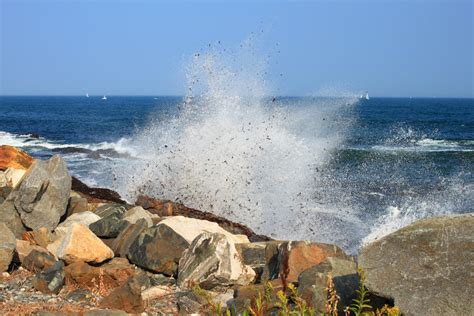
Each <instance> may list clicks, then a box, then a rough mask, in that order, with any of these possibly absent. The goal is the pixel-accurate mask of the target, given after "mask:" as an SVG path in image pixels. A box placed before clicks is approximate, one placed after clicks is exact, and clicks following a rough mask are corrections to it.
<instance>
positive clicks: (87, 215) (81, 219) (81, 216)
mask: <svg viewBox="0 0 474 316" xmlns="http://www.w3.org/2000/svg"><path fill="white" fill-rule="evenodd" d="M98 220H100V216H99V215H97V214H94V213H92V212H89V211H87V212H81V213H76V214H72V215H71V216H69V217H68V218H67V219H66V220H65V221H64V222H62V223H61V224H59V225H58V227H56V229H55V230H54V231H55V233H56V235H57V236H58V237H59V236H62V235H64V234H65V232H66V231H67V228H68V227H69V226H71V225H72V224H82V225H84V226H87V227H89V225H90V224H92V223H94V222H97V221H98Z"/></svg>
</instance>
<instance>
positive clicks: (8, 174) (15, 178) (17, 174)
mask: <svg viewBox="0 0 474 316" xmlns="http://www.w3.org/2000/svg"><path fill="white" fill-rule="evenodd" d="M25 173H26V170H25V169H14V168H8V169H7V170H5V178H6V180H7V183H8V185H9V186H11V187H12V188H16V187H17V186H18V184H19V183H20V181H21V180H22V179H23V176H24V175H25Z"/></svg>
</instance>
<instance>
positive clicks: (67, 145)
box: [0, 96, 474, 248]
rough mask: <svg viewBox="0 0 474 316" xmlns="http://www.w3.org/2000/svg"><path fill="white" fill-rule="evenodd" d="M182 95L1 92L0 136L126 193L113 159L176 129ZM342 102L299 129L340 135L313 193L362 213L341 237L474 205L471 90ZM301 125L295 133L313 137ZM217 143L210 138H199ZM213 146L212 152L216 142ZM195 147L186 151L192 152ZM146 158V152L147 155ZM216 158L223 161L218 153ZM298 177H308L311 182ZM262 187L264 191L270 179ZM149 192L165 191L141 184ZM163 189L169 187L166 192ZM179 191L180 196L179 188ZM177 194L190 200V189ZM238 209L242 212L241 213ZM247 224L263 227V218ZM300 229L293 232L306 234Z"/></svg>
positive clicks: (299, 101) (370, 234) (372, 234)
mask: <svg viewBox="0 0 474 316" xmlns="http://www.w3.org/2000/svg"><path fill="white" fill-rule="evenodd" d="M184 101H185V100H184V99H183V98H182V97H163V96H159V97H153V96H140V97H135V96H133V97H127V96H110V97H108V99H107V100H102V99H101V97H100V96H91V97H89V98H86V97H85V96H77V97H46V96H41V97H32V96H28V97H21V96H2V97H0V144H1V145H3V144H8V145H13V146H17V147H19V148H21V149H23V150H25V151H26V152H28V153H30V154H31V155H33V156H35V157H38V158H43V159H44V158H48V157H50V156H51V155H53V154H60V155H62V156H63V157H64V158H65V159H66V161H67V163H68V166H69V168H70V171H71V173H72V174H74V175H75V176H77V177H78V178H80V179H82V180H83V181H84V182H86V183H89V184H90V185H97V186H103V187H111V188H114V189H116V190H119V191H123V192H120V193H122V194H124V195H125V196H127V192H124V191H126V190H127V188H124V187H123V186H120V185H118V184H117V183H116V182H115V180H116V177H117V174H116V171H117V168H119V169H120V168H121V167H120V166H122V165H123V166H129V165H131V164H133V163H134V162H135V161H137V160H140V159H142V158H143V157H142V156H143V155H142V152H141V151H142V150H143V152H146V149H147V147H149V145H147V144H148V143H144V138H146V139H147V142H148V141H150V142H151V143H153V142H156V143H160V142H162V141H163V139H164V138H163V137H162V134H163V131H166V133H167V134H173V133H178V132H177V131H175V130H174V129H173V128H171V127H170V130H169V131H167V130H166V126H167V125H168V124H170V122H171V121H172V120H173V117H175V116H176V115H178V116H179V113H180V107H182V106H183V105H185V104H186V102H184ZM312 101H314V102H312ZM326 103H327V102H326ZM326 103H325V102H324V100H323V101H321V100H320V99H318V98H316V99H315V98H310V97H308V98H289V97H287V98H277V100H276V102H271V101H269V102H268V104H267V106H268V107H279V108H283V109H285V111H287V115H290V116H291V113H292V111H293V109H296V111H297V112H298V113H299V114H301V112H303V113H304V112H305V111H308V112H310V111H312V109H313V108H317V107H318V106H322V107H324V106H326V107H328V106H327V105H324V104H326ZM321 104H323V105H321ZM339 109H340V108H338V110H337V113H330V114H328V115H327V120H326V117H321V116H324V115H325V113H327V111H326V112H324V111H323V112H318V114H317V115H318V120H316V121H314V124H313V125H314V126H313V125H311V124H312V123H309V125H311V126H309V127H311V128H308V131H307V132H306V133H313V136H314V141H318V142H322V143H324V142H325V141H327V142H328V143H329V142H332V141H333V140H332V137H331V136H332V135H333V134H337V135H338V141H337V143H336V145H334V146H331V144H329V146H328V149H327V151H328V152H327V155H325V156H324V157H325V158H324V159H320V162H319V163H318V164H317V166H314V168H313V169H314V174H313V175H312V177H313V180H314V181H313V182H312V184H311V185H310V186H311V194H310V199H313V200H314V202H315V204H317V205H319V206H318V207H320V209H325V210H326V209H330V210H331V211H330V212H329V211H328V212H323V211H321V212H319V214H321V218H324V217H331V216H333V215H334V214H336V215H337V216H336V215H334V216H335V218H336V217H337V219H338V220H339V219H341V220H344V218H350V220H348V221H349V222H350V221H352V218H357V220H358V221H360V222H361V223H364V225H365V226H363V227H362V226H360V227H358V231H360V230H361V229H365V230H366V231H365V233H363V234H361V235H357V236H354V238H353V239H354V240H356V242H352V241H347V240H348V239H351V237H350V236H344V241H342V243H343V246H344V245H345V246H346V247H347V248H351V247H357V246H358V245H359V244H360V242H362V241H363V240H367V241H370V240H373V239H375V238H378V237H380V236H381V235H383V234H385V233H386V232H389V231H391V230H393V229H396V228H399V227H402V226H404V225H406V224H408V223H410V222H412V221H413V220H416V219H418V218H422V217H427V216H435V215H442V214H450V213H465V212H472V211H474V207H473V205H474V176H473V171H474V100H473V99H444V98H371V99H370V100H365V99H364V100H357V101H356V102H354V103H351V105H348V109H347V110H342V111H341V110H339ZM288 113H289V114H288ZM321 113H322V114H321ZM303 116H304V114H303ZM188 119H189V118H188ZM319 119H322V120H323V121H319ZM328 121H330V122H329V123H328ZM332 122H334V124H333V125H331V124H332ZM341 122H342V123H341ZM293 123H294V122H293ZM320 123H321V124H326V125H324V129H317V126H316V125H318V124H320ZM203 124H204V123H203ZM249 124H250V123H249ZM305 124H306V125H308V122H307V121H305V122H304V123H297V124H295V125H296V126H297V127H298V128H300V127H301V128H302V129H304V128H305V126H304V125H305ZM156 125H159V127H160V130H161V132H160V134H159V135H161V136H160V137H158V136H156V140H154V139H153V137H155V136H154V135H155V134H153V133H148V134H145V135H146V136H144V135H143V131H144V130H148V131H149V130H150V129H153V128H154V127H155V126H156ZM170 126H175V125H173V124H170ZM216 128H218V127H216ZM242 130H243V129H242ZM290 130H291V129H290ZM140 135H141V136H140ZM277 135H279V134H278V133H275V136H272V135H268V136H267V138H268V139H273V138H272V137H278V136H277ZM305 135H306V136H305V137H304V138H301V139H302V141H304V139H307V138H311V137H312V136H311V135H309V136H308V134H305ZM167 137H168V138H167V139H169V135H168V136H167ZM180 141H184V140H182V139H178V140H177V143H180ZM220 144H221V143H220ZM160 145H163V146H165V147H166V148H167V147H168V145H167V144H164V143H163V144H160ZM214 145H215V144H213V143H212V142H209V144H205V145H204V147H205V146H209V148H210V147H212V146H214ZM215 146H222V144H221V145H215ZM240 146H245V144H243V145H240ZM259 146H260V145H259ZM160 148H161V147H160ZM203 150H205V148H204V149H203ZM213 150H214V153H213V155H214V156H215V155H216V154H215V153H216V152H218V151H215V150H216V149H213ZM252 150H253V149H252ZM272 150H274V149H272ZM323 150H326V148H324V149H323ZM266 155H272V152H267V154H266ZM196 157H197V156H195V157H193V158H192V159H199V158H196ZM232 158H233V157H232ZM146 159H148V161H153V157H150V155H148V156H147V158H146ZM160 159H163V158H160ZM242 159H245V158H242ZM315 159H316V158H315ZM227 160H228V159H227ZM222 161H225V163H226V164H227V161H226V160H225V159H222ZM155 163H156V165H157V166H158V168H168V167H169V164H167V161H155ZM254 164H262V168H263V167H265V160H262V161H259V162H256V163H254ZM288 164H289V165H291V164H292V161H288ZM222 165H223V166H224V162H223V163H222ZM193 166H197V165H196V164H194V165H193ZM196 168H197V167H196ZM213 168H215V169H217V168H221V166H217V165H214V166H213ZM246 168H247V167H246ZM122 169H124V170H125V167H124V168H122ZM127 172H130V171H127ZM147 172H148V171H147ZM221 174H222V172H221V173H220V174H219V176H220V175H221ZM121 176H122V177H123V174H121ZM132 176H133V174H130V177H132ZM229 176H232V174H229ZM150 181H151V180H150ZM216 181H217V179H216ZM245 181H247V180H245ZM282 181H285V180H282ZM122 182H123V180H122ZM249 182H250V178H249ZM301 183H303V182H301ZM304 183H305V186H306V187H307V186H308V183H307V182H304ZM277 185H278V182H276V183H275V186H277ZM150 186H153V183H151V184H148V187H150ZM156 186H158V183H156ZM261 189H262V190H265V191H268V190H270V191H271V186H270V187H268V186H267V187H264V188H261ZM305 189H306V188H305ZM252 190H253V191H255V190H258V189H257V188H252ZM156 192H165V191H156V190H155V189H150V191H149V192H147V191H146V190H145V193H151V194H153V193H155V194H156ZM295 192H296V191H295ZM254 193H257V194H258V192H254ZM163 194H165V193H163ZM166 194H171V197H173V196H172V194H173V193H169V192H168V193H166ZM216 194H217V193H216ZM239 194H240V193H239ZM168 197H169V196H168ZM176 198H177V199H178V195H176ZM179 199H180V200H183V198H182V196H180V198H179ZM184 201H187V202H189V203H191V204H192V202H193V201H192V197H189V198H187V199H184ZM249 201H250V199H249ZM226 203H229V204H231V203H232V201H230V200H228V201H227V200H226ZM199 205H201V204H199ZM202 207H204V208H205V204H202ZM334 210H336V211H334ZM221 215H222V214H221ZM223 215H226V216H227V215H228V216H229V217H232V216H233V215H231V214H230V213H229V214H223ZM236 219H237V220H240V221H245V220H244V219H242V217H239V216H236ZM326 220H330V219H326ZM335 221H336V222H337V220H335ZM246 224H249V223H246ZM249 225H250V226H252V225H251V224H249ZM262 225H263V224H262ZM361 227H362V228H361ZM253 228H255V229H257V230H258V229H259V228H261V229H262V230H264V231H265V228H264V227H263V226H262V227H260V226H258V225H257V226H256V227H253ZM312 230H313V229H310V230H308V232H309V231H312ZM302 234H303V235H302V236H298V237H300V238H301V237H308V238H310V239H311V238H312V236H305V235H304V234H306V233H302ZM328 236H329V232H328V233H327V234H319V235H317V236H316V237H314V238H313V239H318V238H319V239H321V238H322V239H327V240H329V241H334V240H331V238H332V237H328ZM354 245H355V246H354Z"/></svg>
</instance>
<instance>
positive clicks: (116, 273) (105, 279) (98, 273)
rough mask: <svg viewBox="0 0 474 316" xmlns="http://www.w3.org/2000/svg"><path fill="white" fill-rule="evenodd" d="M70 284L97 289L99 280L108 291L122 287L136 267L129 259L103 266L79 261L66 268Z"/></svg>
mask: <svg viewBox="0 0 474 316" xmlns="http://www.w3.org/2000/svg"><path fill="white" fill-rule="evenodd" d="M65 273H66V279H67V283H68V284H74V285H77V286H80V287H81V288H84V287H85V288H91V289H94V288H97V286H98V285H99V284H98V283H99V280H101V281H100V282H102V285H103V286H104V287H105V288H106V289H111V288H116V287H119V286H122V285H123V284H124V283H125V282H126V281H127V280H128V279H129V278H130V277H131V276H132V275H133V274H134V273H135V269H134V267H133V266H132V265H131V264H129V263H128V260H127V259H119V258H114V259H112V260H111V261H110V262H107V263H105V264H103V265H101V266H98V267H97V266H91V265H89V264H87V263H85V262H82V261H77V262H74V263H72V264H70V265H68V266H67V267H66V268H65Z"/></svg>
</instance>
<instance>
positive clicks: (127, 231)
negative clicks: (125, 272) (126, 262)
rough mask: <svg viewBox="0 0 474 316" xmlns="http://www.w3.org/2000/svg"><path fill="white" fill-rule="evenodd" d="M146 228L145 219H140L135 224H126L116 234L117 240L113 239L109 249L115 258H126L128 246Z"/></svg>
mask: <svg viewBox="0 0 474 316" xmlns="http://www.w3.org/2000/svg"><path fill="white" fill-rule="evenodd" d="M147 228H148V224H147V222H146V220H145V219H140V220H138V221H137V222H136V223H135V224H130V223H128V224H127V226H126V227H125V228H124V229H123V230H122V231H121V232H120V233H119V234H118V236H117V238H115V240H114V242H113V243H112V244H111V247H110V248H111V249H112V250H113V251H114V253H115V255H116V256H120V257H126V256H127V253H128V252H129V250H130V246H131V245H132V244H133V242H134V241H135V240H136V239H137V238H138V236H140V234H141V233H142V232H143V231H144V230H145V229H147Z"/></svg>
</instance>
